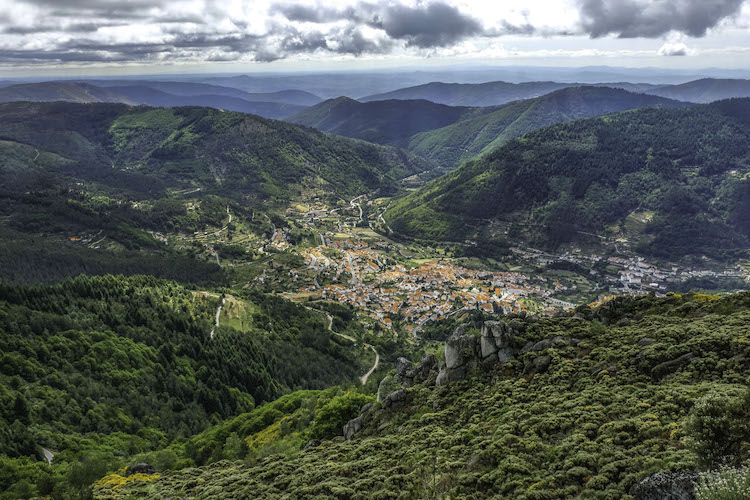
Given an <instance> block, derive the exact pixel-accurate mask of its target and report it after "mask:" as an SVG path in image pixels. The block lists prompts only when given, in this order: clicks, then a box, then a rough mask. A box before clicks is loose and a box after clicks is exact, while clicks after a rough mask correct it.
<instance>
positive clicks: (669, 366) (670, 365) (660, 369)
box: [651, 353, 695, 378]
mask: <svg viewBox="0 0 750 500" xmlns="http://www.w3.org/2000/svg"><path fill="white" fill-rule="evenodd" d="M693 358H695V356H693V354H692V353H687V354H683V355H682V356H680V357H679V358H676V359H672V360H669V361H665V362H664V363H661V364H658V365H656V366H655V367H653V369H652V370H651V375H652V376H653V377H654V378H661V377H663V376H665V375H668V374H670V373H674V372H676V371H677V370H679V369H680V368H682V367H683V366H685V365H687V364H689V363H690V362H691V361H692V360H693Z"/></svg>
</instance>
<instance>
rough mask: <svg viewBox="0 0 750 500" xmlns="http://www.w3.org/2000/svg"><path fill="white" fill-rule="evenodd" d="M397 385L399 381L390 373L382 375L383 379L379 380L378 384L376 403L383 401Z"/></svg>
mask: <svg viewBox="0 0 750 500" xmlns="http://www.w3.org/2000/svg"><path fill="white" fill-rule="evenodd" d="M399 387H400V385H399V383H398V382H396V379H394V378H393V377H391V376H390V375H386V376H385V377H383V380H381V381H380V385H378V398H377V401H378V403H382V402H383V401H385V398H386V397H388V395H389V394H390V393H392V392H393V391H395V390H397V389H398V388H399Z"/></svg>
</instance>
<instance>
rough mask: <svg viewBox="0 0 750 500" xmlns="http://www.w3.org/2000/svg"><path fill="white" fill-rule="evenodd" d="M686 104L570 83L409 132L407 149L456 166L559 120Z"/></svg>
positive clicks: (445, 164)
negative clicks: (444, 125) (459, 119)
mask: <svg viewBox="0 0 750 500" xmlns="http://www.w3.org/2000/svg"><path fill="white" fill-rule="evenodd" d="M685 106H686V104H685V103H682V102H678V101H673V100H670V99H665V98H662V97H656V96H650V95H646V94H635V93H632V92H627V91H625V90H621V89H613V88H608V87H567V88H564V89H560V90H557V91H554V92H551V93H549V94H545V95H543V96H541V97H536V98H533V99H525V100H521V101H516V102H512V103H509V104H506V105H504V106H501V107H500V108H499V109H493V110H492V112H489V113H486V114H482V115H479V116H475V117H472V118H468V119H464V120H461V121H460V122H457V123H454V124H452V125H449V126H447V127H443V128H439V129H434V130H430V131H426V132H422V133H420V134H416V135H414V136H413V137H411V138H409V141H408V143H407V144H406V149H408V150H409V151H411V152H413V153H415V154H418V155H420V156H422V157H424V158H427V159H430V160H432V161H434V162H435V164H436V165H437V166H439V167H442V168H447V169H452V168H455V167H457V166H458V165H460V164H461V163H462V162H464V161H466V160H469V159H472V158H474V157H476V156H479V155H482V154H485V153H488V152H490V151H493V150H494V149H497V148H498V147H500V146H502V145H503V144H505V143H506V142H508V141H509V140H511V139H514V138H515V137H518V136H520V135H523V134H526V133H528V132H532V131H534V130H537V129H539V128H542V127H546V126H549V125H554V124H556V123H562V122H566V121H571V120H577V119H580V118H590V117H593V116H599V115H605V114H608V113H613V112H616V111H625V110H628V109H636V108H642V107H662V108H675V107H685ZM482 109H492V108H482Z"/></svg>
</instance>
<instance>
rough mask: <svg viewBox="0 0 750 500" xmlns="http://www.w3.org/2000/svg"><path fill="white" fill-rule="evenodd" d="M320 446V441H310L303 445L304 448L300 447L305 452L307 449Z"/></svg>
mask: <svg viewBox="0 0 750 500" xmlns="http://www.w3.org/2000/svg"><path fill="white" fill-rule="evenodd" d="M320 445H321V442H320V439H311V440H310V441H308V442H307V443H305V446H303V447H302V449H303V450H306V449H308V448H317V447H318V446H320Z"/></svg>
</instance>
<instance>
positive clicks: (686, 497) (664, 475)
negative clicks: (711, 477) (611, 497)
mask: <svg viewBox="0 0 750 500" xmlns="http://www.w3.org/2000/svg"><path fill="white" fill-rule="evenodd" d="M699 479H700V477H699V475H698V474H697V473H695V472H689V471H681V472H657V473H656V474H652V475H650V476H648V477H646V478H644V479H642V480H640V481H638V482H637V483H635V484H634V485H633V486H632V487H631V488H630V491H629V492H628V493H630V494H631V495H632V496H633V497H634V498H635V500H695V498H696V496H695V485H696V484H697V482H698V481H699Z"/></svg>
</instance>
